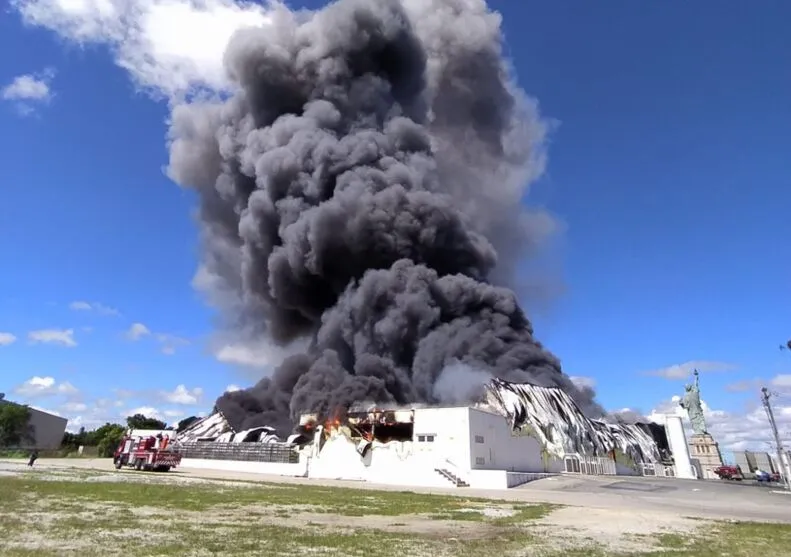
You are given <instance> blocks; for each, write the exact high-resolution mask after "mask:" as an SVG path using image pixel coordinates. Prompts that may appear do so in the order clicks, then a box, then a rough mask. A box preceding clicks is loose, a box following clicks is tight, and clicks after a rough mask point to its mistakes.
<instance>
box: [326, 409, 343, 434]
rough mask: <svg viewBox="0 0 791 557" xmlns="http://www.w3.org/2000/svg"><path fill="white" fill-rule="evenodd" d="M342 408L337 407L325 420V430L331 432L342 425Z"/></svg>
mask: <svg viewBox="0 0 791 557" xmlns="http://www.w3.org/2000/svg"><path fill="white" fill-rule="evenodd" d="M341 413H342V412H341V410H339V409H335V410H334V411H333V412H332V414H331V415H330V417H329V418H327V420H326V421H325V422H324V431H326V432H328V433H329V432H330V431H334V430H337V429H339V428H340V427H341Z"/></svg>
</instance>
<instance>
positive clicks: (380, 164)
mask: <svg viewBox="0 0 791 557" xmlns="http://www.w3.org/2000/svg"><path fill="white" fill-rule="evenodd" d="M271 13H272V23H271V25H269V26H266V27H263V28H250V29H244V30H241V31H239V32H238V33H237V34H236V35H235V36H234V37H233V39H232V40H231V42H230V44H229V45H228V48H227V51H226V53H225V66H226V69H227V72H228V75H229V76H230V78H231V79H232V80H233V82H234V83H236V84H237V85H238V90H237V91H236V92H235V94H234V95H233V96H232V97H231V98H229V99H227V100H225V101H222V102H220V101H211V102H210V101H207V102H193V103H191V104H185V105H181V106H177V107H175V109H174V111H173V117H172V121H171V129H170V138H171V143H170V146H171V153H170V154H171V161H170V169H169V170H170V175H171V176H172V177H173V178H174V179H175V180H176V181H177V182H179V183H180V184H183V185H186V186H190V187H192V188H194V189H195V190H196V191H197V192H198V194H199V199H200V210H199V221H200V225H201V231H202V245H203V264H202V269H201V271H200V273H199V276H200V282H201V283H202V284H203V286H204V287H205V288H206V289H207V290H209V293H210V294H211V296H212V301H213V303H214V304H215V305H218V306H219V307H220V308H221V310H222V313H223V315H224V316H225V317H226V318H227V319H228V320H229V324H230V325H231V326H232V327H234V328H235V329H236V330H237V331H238V332H239V333H240V334H244V335H245V338H247V339H256V338H258V339H261V338H266V339H268V340H269V341H270V342H274V343H277V344H281V345H283V344H287V343H289V342H292V341H294V340H295V339H304V338H307V339H309V340H310V344H309V348H308V349H307V350H306V351H305V353H301V354H298V355H295V356H292V357H290V358H287V359H286V360H285V361H284V362H283V363H282V365H280V366H279V367H278V368H277V369H276V370H275V372H274V374H273V375H272V377H271V378H265V379H263V380H261V381H260V382H259V383H258V384H257V385H255V386H254V387H252V388H250V389H248V390H244V391H238V392H233V393H226V394H225V395H223V396H222V397H220V399H219V400H218V401H217V407H218V408H219V409H220V410H222V411H223V413H224V414H225V415H226V417H228V418H229V420H230V421H231V422H232V423H233V424H234V425H235V426H236V427H239V428H248V427H254V426H258V425H271V426H274V427H276V428H278V429H279V430H280V431H281V432H282V431H283V430H287V429H290V428H291V427H292V425H293V423H294V420H295V418H296V417H297V416H298V415H299V414H300V413H301V412H304V411H312V412H319V413H325V414H326V413H329V412H332V411H334V409H335V408H337V407H344V406H348V405H349V404H351V403H354V402H359V401H376V402H381V403H391V404H393V403H397V404H406V403H411V402H427V403H434V402H442V398H443V396H442V393H443V392H445V391H446V390H447V389H441V390H437V389H435V384H437V381H438V379H439V378H440V376H441V375H442V374H443V373H445V374H448V373H454V370H455V369H458V367H459V366H466V367H467V368H469V369H474V370H476V371H477V372H483V373H485V374H486V373H488V374H492V375H495V376H498V377H502V378H505V379H508V380H511V381H519V382H524V381H528V382H532V383H536V384H540V385H544V386H551V385H557V386H560V387H561V388H563V389H564V390H566V391H568V392H570V393H571V394H572V396H574V397H575V399H576V400H577V402H578V403H579V404H580V405H581V407H583V408H585V409H588V410H589V411H593V412H597V413H598V412H600V408H599V407H598V405H597V404H596V403H595V402H594V400H593V393H592V391H590V390H589V389H584V390H580V389H578V388H576V387H575V386H574V385H573V384H572V382H571V381H570V380H569V378H568V377H567V376H565V375H564V374H563V373H562V372H561V369H560V363H559V362H558V360H557V359H556V358H555V357H554V356H553V355H552V354H550V353H549V352H548V351H547V350H545V349H544V348H543V347H542V346H541V345H540V344H539V343H538V342H537V341H536V340H535V339H534V337H533V330H532V327H531V324H530V322H529V321H528V319H527V318H526V316H525V314H524V313H523V311H522V310H521V309H520V307H519V304H518V302H517V299H516V297H515V295H514V293H513V292H512V291H511V290H508V289H506V288H503V287H498V286H495V284H508V281H509V280H510V278H511V277H512V276H513V274H514V272H515V270H516V264H517V263H518V260H519V257H520V255H524V254H525V253H526V252H529V251H530V250H531V249H532V248H533V247H534V246H536V245H537V244H538V243H539V242H540V240H541V236H542V235H544V234H545V233H546V232H547V228H548V227H550V228H551V226H549V225H551V223H552V221H551V219H550V218H549V217H547V216H545V215H542V214H536V213H528V212H525V210H524V209H523V208H522V205H521V201H522V197H523V194H524V192H525V187H526V186H527V184H528V183H529V182H530V181H531V180H533V179H534V178H535V177H536V176H537V175H539V174H540V173H541V171H542V169H543V164H544V151H543V140H544V136H545V132H546V129H545V125H544V124H543V122H542V121H541V120H540V119H539V118H538V116H537V110H536V107H535V106H534V104H533V103H531V101H530V100H529V99H528V98H527V97H526V96H525V95H524V94H523V93H522V92H521V91H520V90H519V89H518V88H517V87H516V86H515V84H514V81H513V78H512V75H511V73H510V71H509V66H508V64H507V62H506V61H505V59H504V57H503V54H502V36H501V32H500V18H499V15H498V14H496V13H492V12H490V11H489V10H488V9H487V7H486V4H485V2H483V0H434V1H429V0H401V1H399V0H340V1H338V2H336V3H333V4H331V5H329V6H327V7H326V8H324V9H322V10H321V11H318V12H314V13H307V12H300V13H292V12H290V11H289V10H288V9H286V8H285V7H283V6H281V5H273V6H272V12H271ZM448 382H450V383H453V380H452V378H451V380H450V381H449V380H448V379H447V377H445V380H444V383H445V384H447V383H448Z"/></svg>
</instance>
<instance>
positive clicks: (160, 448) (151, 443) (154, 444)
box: [113, 432, 181, 472]
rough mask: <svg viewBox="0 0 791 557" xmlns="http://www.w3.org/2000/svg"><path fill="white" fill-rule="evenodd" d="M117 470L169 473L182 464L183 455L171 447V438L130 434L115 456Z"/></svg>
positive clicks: (122, 441) (124, 439)
mask: <svg viewBox="0 0 791 557" xmlns="http://www.w3.org/2000/svg"><path fill="white" fill-rule="evenodd" d="M113 463H114V464H115V468H116V469H117V470H120V469H121V468H123V467H124V466H126V467H128V468H134V469H135V470H147V471H154V472H168V471H169V470H170V469H171V468H175V467H176V466H178V465H179V464H181V453H179V452H178V451H177V450H174V448H173V447H171V446H170V438H169V437H168V436H167V435H163V434H162V433H158V434H156V435H134V432H128V433H127V435H126V436H125V437H124V438H123V439H121V443H120V444H119V445H118V448H117V449H116V450H115V454H114V455H113Z"/></svg>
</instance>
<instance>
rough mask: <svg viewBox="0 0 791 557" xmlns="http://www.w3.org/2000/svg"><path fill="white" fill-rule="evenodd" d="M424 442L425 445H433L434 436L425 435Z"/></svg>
mask: <svg viewBox="0 0 791 557" xmlns="http://www.w3.org/2000/svg"><path fill="white" fill-rule="evenodd" d="M426 442H427V443H433V442H434V436H433V435H426Z"/></svg>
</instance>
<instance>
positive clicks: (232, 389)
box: [225, 384, 242, 393]
mask: <svg viewBox="0 0 791 557" xmlns="http://www.w3.org/2000/svg"><path fill="white" fill-rule="evenodd" d="M241 390H242V388H241V387H240V386H239V385H234V384H231V385H228V386H227V387H225V392H226V393H235V392H236V391H241Z"/></svg>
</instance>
